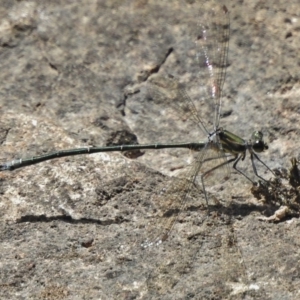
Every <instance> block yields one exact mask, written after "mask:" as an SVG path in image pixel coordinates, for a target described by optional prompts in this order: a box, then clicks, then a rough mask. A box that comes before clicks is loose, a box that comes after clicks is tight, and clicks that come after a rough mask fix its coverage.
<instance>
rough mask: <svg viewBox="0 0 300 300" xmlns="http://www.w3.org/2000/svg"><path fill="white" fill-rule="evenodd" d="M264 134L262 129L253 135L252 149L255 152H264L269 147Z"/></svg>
mask: <svg viewBox="0 0 300 300" xmlns="http://www.w3.org/2000/svg"><path fill="white" fill-rule="evenodd" d="M263 138H264V135H263V133H262V132H261V131H254V132H253V133H252V136H251V143H252V149H253V150H254V151H255V152H258V153H259V152H263V151H265V150H267V149H268V148H269V147H268V145H267V144H266V143H265V142H264V140H263Z"/></svg>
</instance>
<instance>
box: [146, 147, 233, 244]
mask: <svg viewBox="0 0 300 300" xmlns="http://www.w3.org/2000/svg"><path fill="white" fill-rule="evenodd" d="M187 169H188V170H187V171H186V174H185V175H183V176H182V177H181V178H172V179H171V183H170V184H167V183H166V182H163V183H162V186H164V187H163V188H161V189H159V188H158V189H157V190H158V194H155V195H153V196H152V197H151V205H152V207H153V211H154V212H156V213H155V214H154V215H153V216H151V217H150V218H149V221H148V222H147V225H146V227H147V228H146V230H147V234H146V236H147V238H146V240H145V241H142V243H141V246H142V247H144V248H147V247H152V246H156V245H159V244H161V243H162V242H163V241H164V240H166V239H167V238H168V236H169V234H170V231H171V230H172V228H173V226H174V224H175V222H176V220H177V218H178V215H179V214H180V213H181V212H182V211H183V210H185V207H186V205H187V203H188V202H189V200H191V199H195V198H199V194H200V190H203V189H205V188H206V187H208V186H211V185H214V184H215V183H221V182H223V181H224V180H227V179H228V178H229V175H230V170H229V168H228V157H227V156H226V155H225V154H224V152H223V151H222V149H220V148H219V147H218V145H216V144H215V143H213V142H212V143H209V144H207V146H206V148H205V149H203V150H202V151H201V152H200V153H197V156H196V158H195V159H194V161H193V162H192V164H191V165H189V166H188V167H187ZM202 178H203V180H202Z"/></svg>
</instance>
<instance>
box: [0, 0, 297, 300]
mask: <svg viewBox="0 0 300 300" xmlns="http://www.w3.org/2000/svg"><path fill="white" fill-rule="evenodd" d="M202 2H205V4H204V3H201V2H199V1H193V0H178V1H158V0H153V1H151V0H124V1H123V0H122V1H121V0H100V1H96V0H85V1H76V2H75V1H45V2H43V1H5V0H2V1H1V5H0V15H1V19H0V20H1V21H0V64H1V73H0V87H1V88H0V112H1V119H0V145H1V154H0V161H1V163H2V162H6V161H9V160H12V159H17V158H20V157H30V156H33V155H38V154H45V153H47V152H51V151H53V150H56V149H68V148H76V147H87V146H95V145H102V146H105V145H110V144H123V143H126V142H136V141H138V142H139V143H140V144H145V143H156V142H165V141H168V142H169V141H171V142H176V141H177V142H181V141H185V142H186V141H190V142H191V141H193V142H195V141H196V142H198V141H199V139H200V140H202V139H203V138H205V135H203V134H201V132H200V134H199V129H198V128H196V126H195V125H193V123H191V122H189V120H182V119H181V120H180V119H179V120H178V118H176V117H175V116H174V112H173V111H172V109H170V107H168V106H167V105H166V103H164V102H159V101H158V102H157V103H155V102H153V101H151V99H149V98H147V97H145V94H143V92H142V91H143V86H144V85H145V84H146V83H147V82H148V81H150V80H151V78H153V77H154V76H156V75H159V74H160V73H164V72H166V73H172V74H173V75H175V76H176V77H178V78H180V81H181V82H182V83H183V84H185V85H186V87H187V90H188V91H189V92H190V93H191V94H192V95H196V96H197V95H198V93H200V91H201V82H199V76H198V75H199V74H198V73H199V71H200V69H199V66H198V65H197V63H196V61H195V60H194V59H193V57H194V53H193V51H192V50H191V48H190V46H191V45H193V44H192V42H193V41H191V38H190V35H191V34H192V33H193V32H194V33H195V32H196V34H197V28H198V27H197V24H199V22H200V21H201V16H202V11H203V9H204V8H206V7H210V6H211V7H214V5H215V4H214V3H213V1H202ZM217 2H220V1H217ZM226 6H227V7H228V9H229V11H230V20H231V24H230V26H231V36H230V43H229V57H228V64H227V77H226V82H225V86H224V92H223V107H222V109H223V110H222V112H223V114H222V117H221V121H220V123H221V126H224V127H226V128H227V129H228V130H231V131H233V132H235V133H237V134H239V135H240V136H242V137H245V138H247V139H248V136H250V135H251V132H252V131H253V130H261V129H262V130H263V132H264V133H268V137H269V150H268V151H267V152H266V154H264V153H263V154H261V155H260V157H261V158H262V159H263V161H264V162H266V163H267V165H268V166H269V167H270V168H272V169H274V168H289V167H290V159H291V158H292V157H293V156H298V153H299V151H298V149H299V135H300V130H299V102H298V101H299V97H300V79H299V69H300V56H299V49H300V7H299V2H298V0H291V1H289V4H288V5H287V4H286V1H280V0H276V1H253V0H251V1H250V0H246V1H243V2H241V1H236V0H235V1H231V2H228V3H227V4H226ZM198 38H200V37H198ZM190 51H191V52H190ZM203 109H205V106H203ZM140 154H142V153H140ZM137 156H139V155H137ZM189 162H191V153H190V151H189V150H175V149H174V150H161V151H157V150H149V151H147V152H146V153H144V154H143V155H141V156H140V157H139V158H136V159H129V158H126V157H125V156H123V155H121V154H119V153H99V154H93V155H83V156H74V157H67V158H61V159H56V160H52V161H48V162H43V163H40V164H37V165H34V166H30V167H26V168H23V169H19V170H15V171H12V172H9V171H5V172H0V199H1V202H0V205H1V222H0V227H1V228H0V229H1V230H0V232H1V233H0V241H1V243H0V258H1V260H0V262H1V268H0V285H1V289H0V298H1V299H298V298H299V297H300V295H299V291H300V279H299V255H300V254H299V246H300V240H299V233H298V228H299V225H300V222H299V219H298V218H292V217H286V218H285V219H284V220H282V221H281V222H278V223H267V222H263V221H259V220H258V217H261V216H266V217H268V216H270V215H272V214H273V213H274V212H275V211H276V210H277V209H278V207H277V206H276V205H271V204H268V203H266V202H264V201H263V199H262V200H260V201H258V199H256V198H255V197H254V196H253V195H252V194H251V190H250V189H251V184H249V182H247V181H246V180H245V178H243V177H242V176H239V175H237V174H235V173H234V172H233V174H232V177H231V178H230V180H229V181H227V182H226V183H224V184H222V185H219V186H216V187H215V188H214V190H213V193H212V194H211V195H210V196H209V213H208V211H207V206H206V203H205V198H204V196H203V193H202V192H201V191H192V193H191V195H190V197H189V199H188V200H189V201H188V202H187V204H186V206H185V209H184V210H183V211H182V213H180V214H179V217H178V220H177V221H176V222H175V225H174V227H173V228H172V231H171V233H170V236H169V237H168V239H167V240H166V241H165V242H164V243H162V245H160V246H157V247H148V248H146V249H144V248H141V247H140V244H141V243H142V242H143V241H145V240H147V239H148V238H149V237H151V236H152V235H154V236H155V234H156V233H157V232H160V231H161V230H162V227H163V226H165V224H166V222H168V218H169V217H170V216H172V214H176V211H172V209H170V211H169V212H168V214H166V215H163V216H161V218H159V217H155V215H156V214H159V212H157V211H156V208H155V207H153V204H152V203H153V202H152V200H153V199H154V200H155V199H156V203H157V207H159V206H160V205H161V206H163V205H166V204H168V202H167V199H166V202H165V204H164V203H159V202H160V201H162V200H163V199H164V197H163V191H165V188H167V187H168V186H170V183H171V182H175V185H176V184H177V181H176V180H175V179H173V178H174V176H175V177H176V176H179V175H180V174H181V172H182V171H184V166H185V165H187V164H188V163H189ZM244 163H245V166H246V167H247V170H246V171H247V172H249V173H251V172H252V168H251V163H250V161H249V155H248V156H247V157H246V158H245V161H244ZM241 166H242V165H241ZM247 174H248V173H247ZM264 175H265V176H271V174H267V173H266V174H264ZM172 176H173V178H172ZM271 195H272V193H271ZM153 216H154V217H153Z"/></svg>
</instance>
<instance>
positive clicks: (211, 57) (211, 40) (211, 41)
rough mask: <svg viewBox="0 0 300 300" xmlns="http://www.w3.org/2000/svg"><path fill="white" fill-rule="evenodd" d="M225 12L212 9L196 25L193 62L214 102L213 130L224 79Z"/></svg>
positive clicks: (225, 61)
mask: <svg viewBox="0 0 300 300" xmlns="http://www.w3.org/2000/svg"><path fill="white" fill-rule="evenodd" d="M229 25H230V21H229V12H228V10H227V8H226V6H221V7H219V6H218V7H216V8H214V9H212V10H209V11H208V12H206V15H205V16H201V20H200V22H199V24H198V29H199V33H200V36H198V37H197V41H196V45H197V60H198V64H199V66H200V68H201V69H203V68H204V69H205V70H203V71H201V72H200V73H199V76H200V84H201V83H202V82H205V83H206V85H207V89H208V91H207V92H208V94H209V95H210V98H211V100H212V101H213V102H214V106H215V110H214V111H215V115H214V129H215V130H216V129H217V128H218V127H219V119H220V113H221V96H222V89H223V85H224V81H225V77H226V67H227V54H228V43H229V33H230V26H229Z"/></svg>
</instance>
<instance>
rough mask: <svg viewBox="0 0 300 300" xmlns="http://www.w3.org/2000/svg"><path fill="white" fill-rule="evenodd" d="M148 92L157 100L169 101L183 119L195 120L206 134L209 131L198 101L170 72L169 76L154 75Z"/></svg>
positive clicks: (169, 104) (168, 103)
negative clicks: (190, 95)
mask: <svg viewBox="0 0 300 300" xmlns="http://www.w3.org/2000/svg"><path fill="white" fill-rule="evenodd" d="M147 93H148V96H150V97H151V98H153V100H155V101H156V102H159V101H164V102H165V103H167V105H168V106H170V107H172V108H173V109H174V110H175V111H176V112H177V114H178V115H179V117H180V118H181V119H182V120H191V121H192V122H194V125H195V126H197V127H198V128H200V130H202V131H203V132H204V133H205V135H207V134H208V133H209V132H208V130H207V129H206V124H204V121H203V120H202V119H201V118H200V116H199V113H198V109H197V107H196V103H194V101H193V100H192V99H191V98H190V97H189V95H188V93H187V91H186V90H185V88H184V86H183V84H181V83H180V82H179V81H178V80H177V79H176V78H175V77H174V76H172V75H170V74H168V75H167V76H155V77H152V78H151V80H150V81H149V84H148V85H147Z"/></svg>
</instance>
